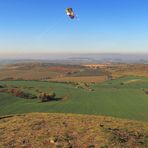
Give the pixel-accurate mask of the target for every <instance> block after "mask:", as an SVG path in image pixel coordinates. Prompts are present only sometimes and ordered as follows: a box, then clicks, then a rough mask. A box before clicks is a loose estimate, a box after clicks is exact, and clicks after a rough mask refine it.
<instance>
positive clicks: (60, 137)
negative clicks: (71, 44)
mask: <svg viewBox="0 0 148 148" xmlns="http://www.w3.org/2000/svg"><path fill="white" fill-rule="evenodd" d="M147 137H148V124H147V123H144V122H137V121H129V120H120V119H115V118H111V117H103V116H88V115H83V116H82V115H72V114H53V113H51V114H48V113H33V114H24V115H17V116H12V117H3V118H1V119H0V147H2V148H3V147H7V148H12V147H19V148H21V147H26V148H29V147H31V148H36V147H40V148H45V147H50V148H55V147H67V148H70V147H79V148H84V147H86V148H87V147H88V148H90V147H91V148H94V147H96V148H107V147H110V148H120V147H121V148H123V147H126V148H132V147H134V148H141V147H143V148H146V147H148V141H147Z"/></svg>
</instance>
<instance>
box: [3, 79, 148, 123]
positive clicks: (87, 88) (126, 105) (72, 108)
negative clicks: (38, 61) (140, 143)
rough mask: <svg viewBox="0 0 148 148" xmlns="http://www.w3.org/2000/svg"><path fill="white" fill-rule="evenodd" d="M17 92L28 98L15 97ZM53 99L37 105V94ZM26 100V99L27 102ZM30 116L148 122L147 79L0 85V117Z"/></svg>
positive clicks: (32, 82)
mask: <svg viewBox="0 0 148 148" xmlns="http://www.w3.org/2000/svg"><path fill="white" fill-rule="evenodd" d="M15 89H16V90H21V91H22V92H24V93H27V94H29V95H27V96H28V97H27V98H26V97H24V98H23V97H20V96H15V95H14V94H13V93H12V90H13V91H14V90H15ZM53 92H54V93H55V94H56V99H53V100H50V101H48V102H41V101H40V100H39V99H38V96H39V95H40V93H53ZM29 97H30V98H29ZM30 112H52V113H76V114H94V115H105V116H113V117H119V118H127V119H135V120H143V121H148V114H147V113H148V78H144V77H122V78H118V79H115V80H110V81H106V82H103V83H101V84H96V83H86V82H85V83H84V82H80V83H78V82H77V83H74V82H73V83H72V82H69V83H68V82H65V83H60V82H42V81H0V116H4V115H10V114H20V113H30Z"/></svg>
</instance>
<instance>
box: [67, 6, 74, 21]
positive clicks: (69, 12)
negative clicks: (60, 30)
mask: <svg viewBox="0 0 148 148" xmlns="http://www.w3.org/2000/svg"><path fill="white" fill-rule="evenodd" d="M66 14H67V15H68V16H69V17H70V18H71V19H74V18H75V14H74V12H73V9H72V8H67V9H66Z"/></svg>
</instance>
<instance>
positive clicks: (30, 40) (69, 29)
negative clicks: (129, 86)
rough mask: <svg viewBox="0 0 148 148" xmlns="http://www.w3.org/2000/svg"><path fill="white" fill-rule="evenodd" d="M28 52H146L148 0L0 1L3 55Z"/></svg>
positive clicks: (147, 49)
mask: <svg viewBox="0 0 148 148" xmlns="http://www.w3.org/2000/svg"><path fill="white" fill-rule="evenodd" d="M67 7H72V8H73V10H74V12H75V13H76V14H77V15H78V18H79V19H75V20H70V19H69V18H68V17H67V16H66V13H65V9H66V8H67ZM24 52H26V53H44V52H45V53H47V52H48V53H50V52H52V53H66V52H68V53H75V52H82V53H89V52H97V53H99V52H101V53H102V52H105V53H108V52H109V53H111V52H117V53H124V52H134V53H136V52H148V0H0V54H1V55H2V53H9V54H15V53H19V54H20V53H24Z"/></svg>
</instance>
